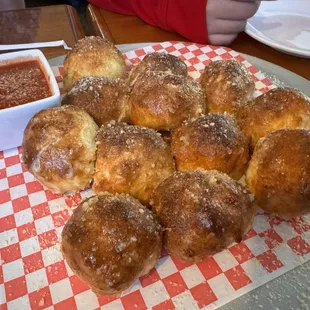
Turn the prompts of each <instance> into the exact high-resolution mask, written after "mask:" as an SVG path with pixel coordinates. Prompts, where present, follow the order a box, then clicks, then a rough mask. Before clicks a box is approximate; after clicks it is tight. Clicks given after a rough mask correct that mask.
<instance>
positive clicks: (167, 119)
mask: <svg viewBox="0 0 310 310" xmlns="http://www.w3.org/2000/svg"><path fill="white" fill-rule="evenodd" d="M129 102H130V106H131V112H130V120H131V122H132V124H135V125H140V126H146V127H150V128H154V129H158V130H170V129H171V128H175V127H177V126H179V125H180V124H181V123H182V122H183V121H184V120H187V119H190V118H195V117H199V116H201V115H202V114H203V113H204V112H205V98H204V93H203V91H202V89H201V87H200V85H199V84H198V83H197V82H195V81H194V80H193V79H191V78H188V77H184V76H181V75H173V74H167V73H165V72H146V73H144V74H143V75H140V76H139V77H138V78H137V80H136V82H135V84H134V86H133V89H132V92H131V95H130V98H129Z"/></svg>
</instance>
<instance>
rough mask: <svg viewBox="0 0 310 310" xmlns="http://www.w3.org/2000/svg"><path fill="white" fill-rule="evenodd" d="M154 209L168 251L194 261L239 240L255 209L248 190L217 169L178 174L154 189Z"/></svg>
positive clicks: (250, 222)
mask: <svg viewBox="0 0 310 310" xmlns="http://www.w3.org/2000/svg"><path fill="white" fill-rule="evenodd" d="M152 209H153V211H154V212H155V214H157V216H158V217H159V219H160V222H161V224H162V226H163V228H164V243H165V245H166V247H167V249H168V251H169V252H170V253H171V254H173V255H176V256H178V257H179V258H180V259H182V260H184V261H195V262H196V261H200V260H202V259H203V258H205V257H207V256H208V255H212V254H214V253H217V252H219V251H221V250H223V249H224V248H226V247H227V246H228V245H229V244H230V243H231V242H233V241H235V242H240V241H241V239H242V236H243V234H244V233H245V232H246V231H247V230H248V229H249V227H250V226H251V224H252V221H253V217H254V214H255V207H254V205H253V203H252V201H251V198H250V195H249V191H247V190H246V189H245V188H244V187H243V186H242V185H241V184H239V183H238V182H236V181H234V180H233V179H231V178H230V177H229V176H228V175H226V174H223V173H220V172H218V171H215V170H212V171H203V170H194V171H186V172H176V173H174V174H173V175H171V176H170V177H168V178H167V179H166V180H165V181H163V182H162V183H161V184H160V185H159V186H158V187H157V189H156V190H155V191H154V195H153V202H152Z"/></svg>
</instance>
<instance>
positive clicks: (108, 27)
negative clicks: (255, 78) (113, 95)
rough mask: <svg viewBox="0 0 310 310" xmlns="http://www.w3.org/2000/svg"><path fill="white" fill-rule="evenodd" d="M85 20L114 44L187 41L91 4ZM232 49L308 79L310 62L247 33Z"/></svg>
mask: <svg viewBox="0 0 310 310" xmlns="http://www.w3.org/2000/svg"><path fill="white" fill-rule="evenodd" d="M87 17H88V21H89V24H90V26H91V29H92V32H93V33H94V34H96V35H99V36H104V37H106V38H108V39H110V40H111V41H113V42H114V43H115V44H123V43H138V42H161V41H175V40H177V41H187V39H185V38H184V37H182V36H180V35H178V34H176V33H170V32H166V31H163V30H161V29H159V28H156V27H153V26H150V25H147V24H146V23H144V22H143V21H142V20H141V19H140V18H138V17H136V16H126V15H121V14H117V13H112V12H108V11H106V10H103V9H101V8H98V7H96V6H94V5H92V4H90V5H89V6H88V8H87ZM230 47H231V48H232V49H234V50H236V51H238V52H241V53H245V54H248V55H252V56H256V57H259V58H262V59H264V60H267V61H270V62H272V63H274V64H277V65H279V66H281V67H283V68H286V69H288V70H291V71H293V72H295V73H297V74H299V75H301V76H303V77H305V78H306V79H308V80H310V59H305V58H299V57H295V56H290V55H287V54H284V53H281V52H278V51H276V50H274V49H272V48H270V47H268V46H267V45H264V44H262V43H260V42H258V41H256V40H254V39H253V38H251V37H250V36H248V35H247V34H246V33H241V34H240V35H239V36H238V38H237V39H236V40H235V41H234V42H233V43H232V45H231V46H230Z"/></svg>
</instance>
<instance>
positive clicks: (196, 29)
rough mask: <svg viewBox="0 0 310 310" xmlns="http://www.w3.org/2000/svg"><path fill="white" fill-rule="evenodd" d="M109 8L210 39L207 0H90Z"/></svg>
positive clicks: (201, 39) (193, 38)
mask: <svg viewBox="0 0 310 310" xmlns="http://www.w3.org/2000/svg"><path fill="white" fill-rule="evenodd" d="M89 2H91V3H93V4H95V5H97V6H100V7H103V8H105V9H107V10H109V11H114V12H118V13H121V14H127V15H137V16H139V17H140V18H141V19H143V20H144V21H145V22H146V23H148V24H151V25H154V26H158V27H160V28H162V29H164V30H167V31H174V32H177V33H179V34H181V35H183V36H184V37H186V38H187V39H189V40H190V41H193V42H197V43H208V33H207V22H206V5H207V0H89Z"/></svg>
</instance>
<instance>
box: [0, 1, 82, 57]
mask: <svg viewBox="0 0 310 310" xmlns="http://www.w3.org/2000/svg"><path fill="white" fill-rule="evenodd" d="M13 25H14V26H13ZM84 36H85V34H84V31H83V28H82V25H81V22H80V20H79V17H78V14H77V12H76V10H75V9H74V8H73V7H71V6H68V5H55V6H44V7H39V8H30V9H22V10H14V11H3V12H0V44H17V43H34V42H44V41H56V40H65V42H66V43H67V44H68V45H69V46H73V45H74V44H75V43H76V41H77V40H79V39H81V38H83V37H84ZM41 50H42V52H43V53H44V54H45V56H46V57H47V58H53V57H56V56H60V55H64V54H65V53H66V51H65V50H64V49H63V48H62V47H52V48H42V49H41Z"/></svg>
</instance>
